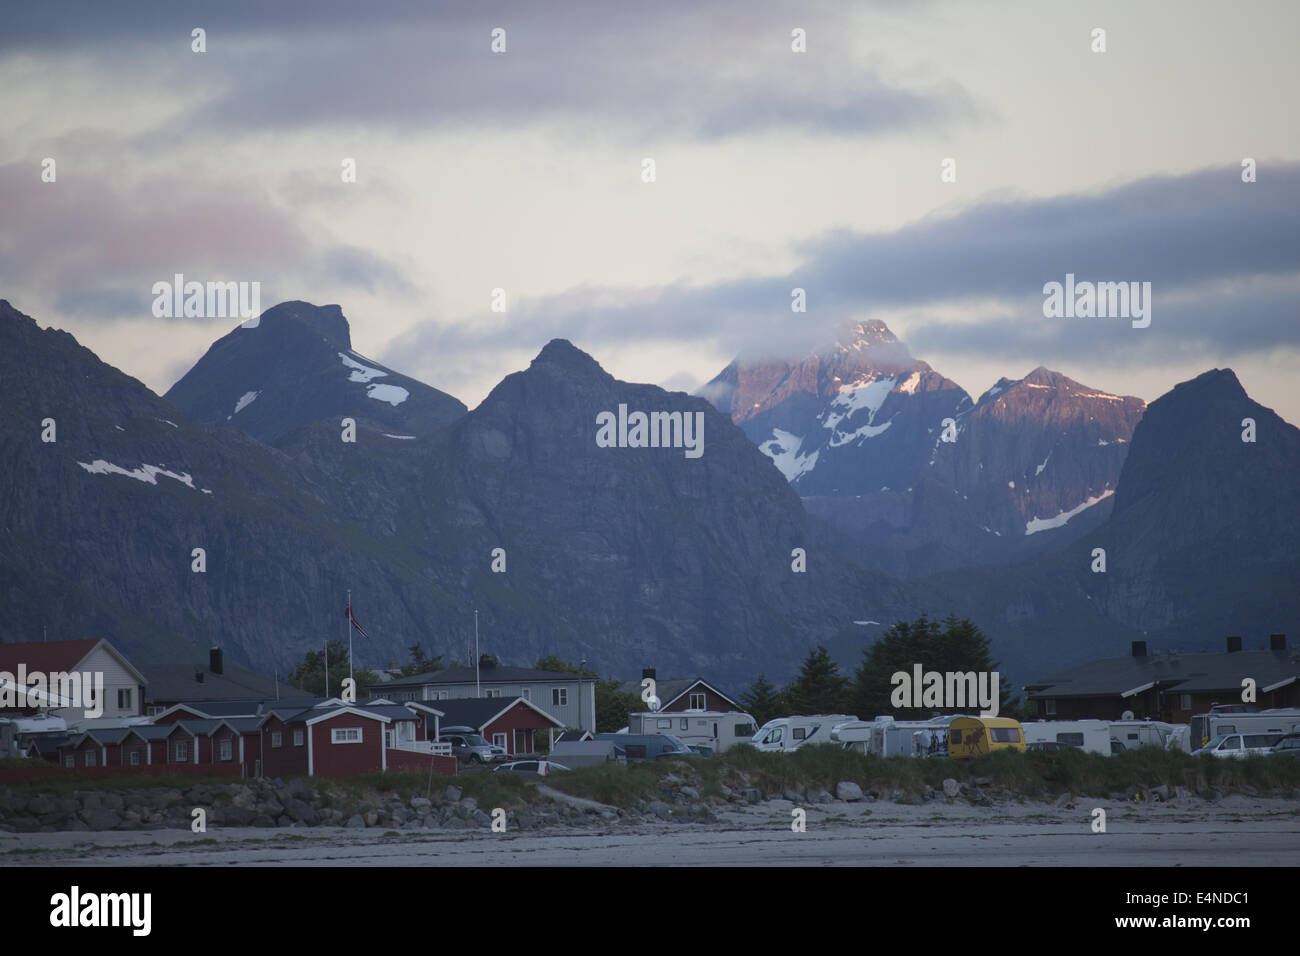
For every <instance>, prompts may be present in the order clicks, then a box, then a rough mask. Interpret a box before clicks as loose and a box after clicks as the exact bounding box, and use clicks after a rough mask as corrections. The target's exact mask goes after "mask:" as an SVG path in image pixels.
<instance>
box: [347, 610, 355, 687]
mask: <svg viewBox="0 0 1300 956" xmlns="http://www.w3.org/2000/svg"><path fill="white" fill-rule="evenodd" d="M347 626H348V680H350V681H352V693H353V694H356V692H357V682H356V681H355V680H353V679H352V589H351V588H348V619H347Z"/></svg>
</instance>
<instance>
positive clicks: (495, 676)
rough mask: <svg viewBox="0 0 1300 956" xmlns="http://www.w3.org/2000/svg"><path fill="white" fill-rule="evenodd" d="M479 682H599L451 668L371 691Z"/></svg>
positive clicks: (532, 671)
mask: <svg viewBox="0 0 1300 956" xmlns="http://www.w3.org/2000/svg"><path fill="white" fill-rule="evenodd" d="M476 679H477V680H479V681H480V682H481V683H484V684H526V683H529V682H530V681H545V682H550V683H556V682H559V681H595V680H596V678H595V677H592V676H590V675H587V674H568V673H565V672H564V671H539V670H537V669H536V668H532V667H503V666H501V665H499V664H498V665H496V666H494V667H483V668H480V669H479V671H478V672H477V676H476V674H475V670H474V668H472V667H449V668H447V669H446V670H440V671H430V672H428V673H427V674H416V675H415V676H414V677H398V678H395V679H393V680H390V681H384V683H383V686H382V687H380V685H378V684H372V685H371V687H378V688H379V689H380V690H382V691H384V692H387V691H388V690H390V689H391V688H394V687H423V686H425V685H434V686H436V685H439V684H473V683H474V682H475V680H476ZM439 703H441V702H439Z"/></svg>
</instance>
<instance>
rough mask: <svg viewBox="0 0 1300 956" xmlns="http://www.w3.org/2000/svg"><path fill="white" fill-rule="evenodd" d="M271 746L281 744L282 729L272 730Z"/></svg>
mask: <svg viewBox="0 0 1300 956" xmlns="http://www.w3.org/2000/svg"><path fill="white" fill-rule="evenodd" d="M271 746H272V747H278V746H280V731H278V730H273V731H271Z"/></svg>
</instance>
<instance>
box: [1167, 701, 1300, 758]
mask: <svg viewBox="0 0 1300 956" xmlns="http://www.w3.org/2000/svg"><path fill="white" fill-rule="evenodd" d="M1190 726H1191V743H1192V747H1193V748H1196V749H1199V748H1201V747H1204V746H1205V745H1206V744H1208V743H1209V742H1210V740H1211V739H1212V738H1214V737H1224V736H1228V735H1230V734H1277V735H1278V736H1279V737H1280V736H1282V735H1283V734H1293V733H1300V709H1296V708H1294V707H1291V708H1279V709H1277V710H1261V711H1257V712H1255V713H1228V712H1225V711H1223V710H1217V711H1211V712H1210V713H1208V714H1197V715H1196V716H1195V717H1193V718H1192V720H1191V725H1190Z"/></svg>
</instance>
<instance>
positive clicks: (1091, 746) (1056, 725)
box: [1022, 720, 1111, 756]
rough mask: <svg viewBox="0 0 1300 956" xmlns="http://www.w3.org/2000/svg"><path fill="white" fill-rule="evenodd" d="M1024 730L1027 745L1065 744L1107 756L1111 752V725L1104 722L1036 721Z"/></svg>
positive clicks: (1026, 725)
mask: <svg viewBox="0 0 1300 956" xmlns="http://www.w3.org/2000/svg"><path fill="white" fill-rule="evenodd" d="M1022 729H1023V730H1024V733H1025V743H1026V744H1039V743H1057V744H1064V745H1066V746H1067V747H1078V748H1079V749H1080V750H1085V751H1087V752H1088V753H1094V754H1106V755H1107V756H1109V755H1110V752H1111V746H1110V738H1111V724H1109V723H1108V722H1107V721H1104V720H1035V721H1031V722H1029V723H1026V724H1024V725H1023V726H1022Z"/></svg>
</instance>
